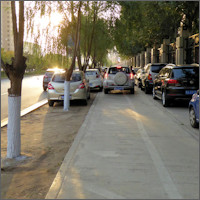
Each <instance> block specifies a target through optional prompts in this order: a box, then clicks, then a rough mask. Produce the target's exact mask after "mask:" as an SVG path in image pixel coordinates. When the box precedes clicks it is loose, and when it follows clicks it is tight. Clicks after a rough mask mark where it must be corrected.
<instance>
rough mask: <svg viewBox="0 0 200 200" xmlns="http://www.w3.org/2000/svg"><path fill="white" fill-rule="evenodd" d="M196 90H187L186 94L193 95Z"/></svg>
mask: <svg viewBox="0 0 200 200" xmlns="http://www.w3.org/2000/svg"><path fill="white" fill-rule="evenodd" d="M196 92H197V91H196V90H186V91H185V94H188V95H191V94H194V93H196Z"/></svg>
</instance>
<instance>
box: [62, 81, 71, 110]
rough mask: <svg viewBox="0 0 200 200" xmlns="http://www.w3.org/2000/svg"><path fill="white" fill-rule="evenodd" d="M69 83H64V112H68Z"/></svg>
mask: <svg viewBox="0 0 200 200" xmlns="http://www.w3.org/2000/svg"><path fill="white" fill-rule="evenodd" d="M69 96H70V81H65V82H64V109H63V110H64V111H68V110H69V101H70V99H69Z"/></svg>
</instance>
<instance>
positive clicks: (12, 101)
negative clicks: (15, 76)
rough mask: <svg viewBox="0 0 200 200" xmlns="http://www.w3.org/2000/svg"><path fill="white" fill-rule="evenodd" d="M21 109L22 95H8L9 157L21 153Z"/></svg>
mask: <svg viewBox="0 0 200 200" xmlns="http://www.w3.org/2000/svg"><path fill="white" fill-rule="evenodd" d="M20 110H21V96H19V97H10V96H8V126H7V127H8V128H7V140H8V142H7V144H8V145H7V158H15V157H17V156H20V153H21V136H20Z"/></svg>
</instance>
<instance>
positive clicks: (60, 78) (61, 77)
mask: <svg viewBox="0 0 200 200" xmlns="http://www.w3.org/2000/svg"><path fill="white" fill-rule="evenodd" d="M52 81H53V82H57V83H64V81H65V74H55V75H54V76H53V78H52Z"/></svg>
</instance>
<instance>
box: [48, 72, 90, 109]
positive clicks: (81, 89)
mask: <svg viewBox="0 0 200 200" xmlns="http://www.w3.org/2000/svg"><path fill="white" fill-rule="evenodd" d="M64 81H65V72H59V73H55V74H54V75H53V77H52V79H51V81H50V82H49V84H48V91H47V99H48V103H49V106H53V105H54V102H59V101H63V100H64ZM88 99H90V87H89V81H88V80H87V79H86V78H85V75H84V73H83V72H82V71H73V74H72V77H71V80H70V100H83V101H84V104H85V105H87V100H88Z"/></svg>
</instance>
